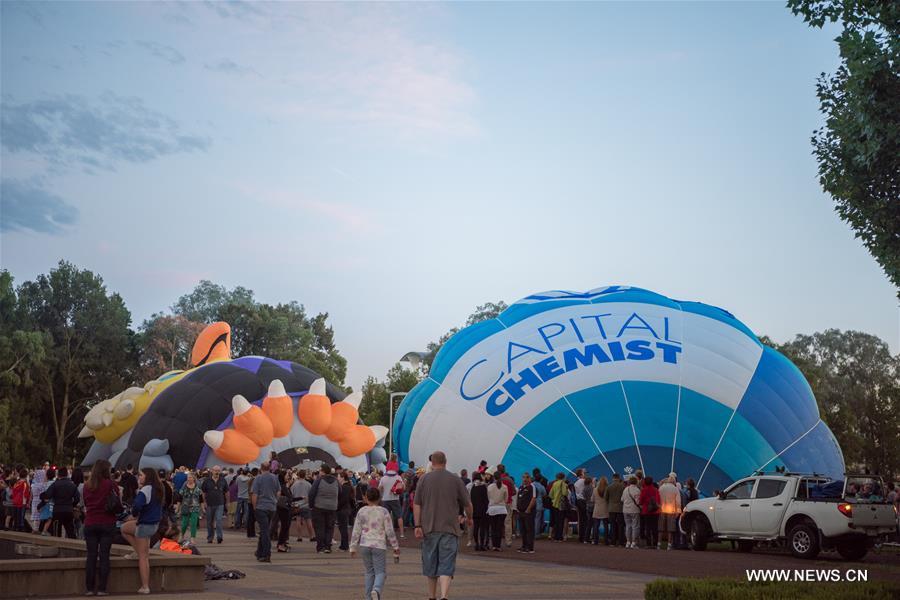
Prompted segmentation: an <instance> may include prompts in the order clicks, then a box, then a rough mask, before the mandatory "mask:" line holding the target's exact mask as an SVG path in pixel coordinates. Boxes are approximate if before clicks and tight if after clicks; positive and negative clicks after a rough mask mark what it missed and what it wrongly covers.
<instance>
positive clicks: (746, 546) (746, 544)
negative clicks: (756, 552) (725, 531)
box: [738, 540, 756, 552]
mask: <svg viewBox="0 0 900 600" xmlns="http://www.w3.org/2000/svg"><path fill="white" fill-rule="evenodd" d="M755 545H756V543H755V542H753V540H738V551H739V552H753V546H755Z"/></svg>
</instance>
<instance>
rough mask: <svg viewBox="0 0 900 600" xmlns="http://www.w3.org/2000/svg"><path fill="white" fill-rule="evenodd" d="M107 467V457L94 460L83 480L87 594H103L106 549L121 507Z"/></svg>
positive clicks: (108, 465) (104, 590) (106, 576)
mask: <svg viewBox="0 0 900 600" xmlns="http://www.w3.org/2000/svg"><path fill="white" fill-rule="evenodd" d="M110 467H111V465H110V464H109V461H107V460H103V459H99V460H97V461H96V462H94V466H93V467H91V476H90V478H89V479H88V480H87V482H85V484H84V494H83V499H84V541H85V544H86V546H87V560H86V561H85V565H84V585H85V587H86V588H87V595H88V596H94V595H97V596H106V595H107V593H106V583H107V581H109V570H110V567H109V549H110V547H111V546H112V543H113V537H115V535H116V519H117V517H118V513H119V512H120V511H121V510H122V500H121V498H120V497H119V486H117V485H116V484H115V482H114V481H113V480H112V479H111V478H110V476H109V471H110ZM98 574H99V578H98V577H97V575H98Z"/></svg>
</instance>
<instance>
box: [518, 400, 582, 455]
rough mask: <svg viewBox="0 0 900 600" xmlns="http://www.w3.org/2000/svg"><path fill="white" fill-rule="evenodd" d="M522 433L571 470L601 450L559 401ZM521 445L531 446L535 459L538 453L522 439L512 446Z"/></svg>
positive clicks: (528, 424)
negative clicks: (598, 449)
mask: <svg viewBox="0 0 900 600" xmlns="http://www.w3.org/2000/svg"><path fill="white" fill-rule="evenodd" d="M521 433H522V435H523V436H525V437H526V438H528V439H529V440H531V442H533V443H534V444H535V445H536V446H538V447H539V448H541V449H542V450H543V451H544V452H546V453H547V454H549V455H550V456H552V457H553V458H555V459H556V460H557V461H559V462H560V463H562V464H563V465H565V466H566V467H568V468H569V469H573V470H574V468H575V465H578V464H581V463H582V462H584V461H585V460H586V459H587V458H588V457H590V456H594V455H595V454H597V447H596V446H594V443H593V442H592V441H591V438H590V437H589V436H588V434H587V432H586V431H585V430H584V427H582V426H581V423H579V422H578V419H577V418H576V416H575V414H574V413H573V412H572V409H571V408H569V405H568V404H566V401H565V400H557V401H556V402H554V403H553V404H551V405H550V406H548V407H547V408H545V409H544V410H542V411H541V412H540V414H538V415H537V416H536V417H535V418H533V419H532V420H531V421H529V422H528V423H527V424H526V425H525V426H524V427H522V429H521ZM521 444H526V445H528V446H529V447H531V454H532V456H534V455H535V453H536V452H537V451H536V450H535V449H534V447H533V446H531V444H529V443H528V442H527V441H525V440H523V439H522V438H521V436H516V438H515V439H514V440H513V442H512V443H511V444H510V446H511V447H512V446H521ZM504 464H505V463H504Z"/></svg>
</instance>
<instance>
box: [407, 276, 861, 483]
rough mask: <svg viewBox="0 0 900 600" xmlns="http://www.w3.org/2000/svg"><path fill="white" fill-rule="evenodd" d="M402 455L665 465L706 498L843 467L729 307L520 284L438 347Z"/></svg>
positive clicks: (546, 465) (790, 375)
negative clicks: (750, 483) (516, 293)
mask: <svg viewBox="0 0 900 600" xmlns="http://www.w3.org/2000/svg"><path fill="white" fill-rule="evenodd" d="M394 423H395V425H394V431H393V435H394V446H395V447H396V448H397V450H398V452H399V454H400V457H401V459H402V460H405V461H409V460H415V461H417V462H424V461H425V460H426V459H427V456H428V454H429V453H430V452H432V451H434V450H444V451H446V452H447V454H448V459H449V464H448V466H449V467H450V468H453V469H461V468H472V467H474V466H475V465H478V464H479V461H480V460H482V459H485V460H487V461H488V462H489V463H490V464H496V463H503V464H505V466H506V468H507V472H509V473H512V474H514V475H515V476H516V477H518V476H519V475H520V474H521V473H523V472H525V471H531V470H532V469H533V468H534V467H538V468H540V469H541V470H542V472H543V473H545V474H551V473H556V472H560V471H561V472H565V473H567V474H571V473H573V472H574V471H575V470H576V469H578V468H585V469H587V470H588V472H589V473H590V474H592V475H594V476H601V475H605V476H607V477H609V476H610V475H612V474H613V473H619V474H622V475H628V474H631V473H634V472H636V471H638V470H641V471H643V472H644V473H645V474H647V475H652V476H654V477H664V476H667V475H668V474H669V473H670V472H672V471H674V472H676V473H677V474H678V477H679V479H680V480H685V479H687V478H688V477H692V478H694V480H695V481H697V482H698V486H699V487H700V489H701V491H703V492H705V493H707V494H709V493H711V492H712V491H713V490H715V489H724V488H725V487H726V486H727V485H728V484H729V483H731V482H733V481H734V480H736V479H738V478H740V477H744V476H746V475H749V474H751V473H753V472H754V471H756V470H766V471H774V470H775V469H776V468H779V467H786V468H787V469H788V470H789V471H795V472H807V473H812V472H816V473H820V474H823V475H829V476H833V477H840V476H842V474H843V471H844V461H843V455H842V454H841V450H840V447H839V446H838V444H837V442H836V440H835V438H834V436H833V435H832V433H831V431H830V430H829V429H828V427H827V426H826V425H825V423H824V422H823V421H822V420H821V419H820V417H819V411H818V407H817V405H816V400H815V397H814V396H813V393H812V390H811V389H810V387H809V385H808V383H807V382H806V380H805V379H804V377H803V375H802V374H801V373H800V371H799V370H798V369H797V367H796V366H795V365H794V364H793V363H791V362H790V361H789V360H788V359H787V358H786V357H785V356H783V355H782V354H780V353H779V352H777V351H776V350H774V349H772V348H770V347H768V346H765V345H764V344H762V343H761V342H760V341H759V339H758V338H757V337H756V336H755V335H754V334H753V332H752V331H751V330H750V329H749V328H748V327H747V326H746V325H744V324H743V323H741V322H740V321H738V320H737V319H736V318H735V317H734V315H732V314H731V313H729V312H728V311H726V310H724V309H721V308H717V307H715V306H710V305H708V304H703V303H700V302H686V301H681V300H673V299H670V298H667V297H665V296H662V295H660V294H657V293H654V292H651V291H649V290H644V289H640V288H635V287H627V286H609V287H603V288H597V289H594V290H591V291H589V292H568V291H551V292H545V293H540V294H534V295H531V296H528V297H527V298H524V299H522V300H520V301H519V302H516V303H515V304H513V305H512V306H510V307H509V308H508V309H507V310H505V311H504V312H503V313H501V314H500V315H499V316H497V317H496V318H494V319H490V320H487V321H483V322H480V323H477V324H475V325H472V326H470V327H467V328H465V329H463V330H461V331H460V332H458V333H457V334H456V335H454V336H453V337H452V338H451V339H450V340H449V341H447V343H446V344H444V346H443V347H442V348H441V350H440V352H439V353H438V355H437V357H436V358H435V361H434V364H433V365H432V367H431V370H430V372H429V377H428V378H427V379H425V380H424V381H422V382H421V383H419V384H418V385H417V386H416V387H415V388H414V389H413V390H412V391H411V392H410V393H409V394H408V395H407V396H406V398H405V399H404V401H403V403H402V404H401V406H400V407H399V409H398V412H397V414H396V416H395V421H394Z"/></svg>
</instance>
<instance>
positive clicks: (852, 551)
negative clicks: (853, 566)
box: [837, 542, 869, 560]
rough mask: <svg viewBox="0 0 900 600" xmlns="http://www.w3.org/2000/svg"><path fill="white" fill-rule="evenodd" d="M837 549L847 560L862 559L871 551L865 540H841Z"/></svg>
mask: <svg viewBox="0 0 900 600" xmlns="http://www.w3.org/2000/svg"><path fill="white" fill-rule="evenodd" d="M837 551H838V554H840V555H841V557H843V558H844V559H845V560H860V559H861V558H862V557H864V556H865V555H866V554H868V553H869V549H868V548H867V547H866V544H865V543H864V542H863V543H860V542H839V543H838V545H837Z"/></svg>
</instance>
